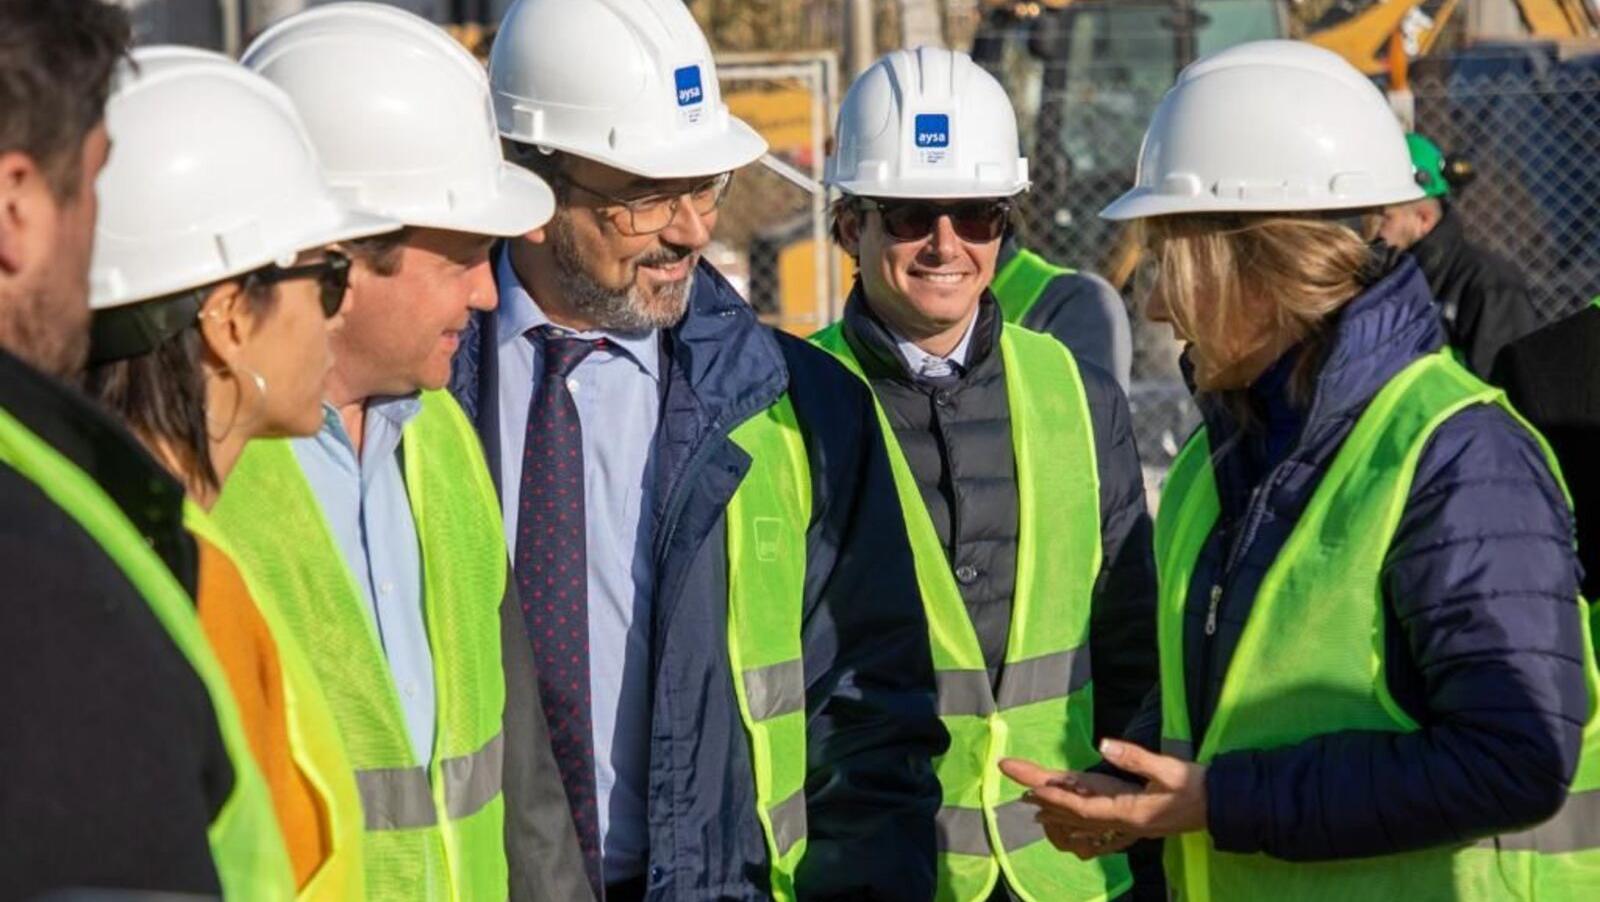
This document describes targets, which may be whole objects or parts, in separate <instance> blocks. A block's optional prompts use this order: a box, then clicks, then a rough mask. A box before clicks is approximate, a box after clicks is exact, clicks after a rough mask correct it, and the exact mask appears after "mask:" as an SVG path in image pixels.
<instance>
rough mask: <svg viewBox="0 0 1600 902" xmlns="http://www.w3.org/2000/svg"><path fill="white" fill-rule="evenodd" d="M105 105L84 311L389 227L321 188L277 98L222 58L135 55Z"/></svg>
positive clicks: (157, 51)
mask: <svg viewBox="0 0 1600 902" xmlns="http://www.w3.org/2000/svg"><path fill="white" fill-rule="evenodd" d="M132 60H133V62H132V65H124V66H123V67H121V68H120V69H119V70H118V73H117V78H116V82H115V87H114V90H113V92H112V95H111V98H110V100H109V101H108V102H107V104H106V120H105V121H106V130H107V133H108V134H109V135H110V138H111V141H112V144H113V145H114V148H115V149H114V150H113V151H112V154H111V158H110V160H109V161H108V162H107V164H106V166H105V168H104V169H103V170H102V171H101V173H100V177H99V180H98V181H97V182H96V192H97V195H98V197H99V205H100V209H99V216H98V218H97V220H96V223H95V243H94V255H93V261H92V263H91V265H90V271H89V285H90V293H89V306H90V307H91V308H93V309H95V310H104V309H108V308H112V307H121V306H123V305H126V304H131V303H135V302H138V301H147V300H152V299H155V298H160V297H165V296H168V295H172V294H176V293H178V292H182V291H186V290H188V289H193V288H201V287H204V286H206V285H210V284H212V283H214V282H218V281H221V280H223V279H226V278H229V277H232V276H237V275H241V274H243V273H247V272H250V271H252V270H255V269H259V268H261V267H263V266H266V265H268V264H270V263H277V264H280V265H287V264H288V263H291V262H292V261H293V260H294V258H295V257H296V256H297V255H299V254H300V253H301V252H302V251H307V250H311V249H313V248H317V247H321V246H322V245H325V244H331V243H333V242H336V241H343V240H347V239H351V238H364V237H368V236H371V235H378V234H382V233H384V232H392V231H394V230H396V229H398V228H400V223H398V222H395V221H393V220H388V219H383V218H380V217H377V216H372V215H368V214H366V213H361V212H357V211H354V210H351V209H349V208H348V207H347V206H345V205H343V204H341V203H340V202H339V201H338V200H337V199H336V198H335V196H334V194H333V192H332V191H330V190H329V188H328V185H327V183H326V182H325V181H324V179H323V176H322V170H321V167H320V165H319V164H318V161H317V154H316V151H315V149H313V147H312V145H311V140H310V138H309V137H308V136H307V135H306V132H305V127H304V126H303V125H302V124H301V122H300V118H299V116H297V115H296V114H295V110H294V105H293V104H291V103H290V102H289V98H287V97H285V96H284V94H283V92H282V91H279V90H278V89H277V88H275V87H273V85H272V84H271V83H270V82H268V81H267V80H266V79H264V78H261V77H260V76H259V75H256V74H255V73H253V72H251V71H250V70H248V69H246V68H244V67H243V66H240V65H239V64H238V63H235V62H233V61H232V60H230V59H228V58H226V57H224V56H220V55H217V54H214V53H210V52H207V51H204V50H195V49H192V48H186V47H143V48H139V49H137V50H135V51H133V54H132Z"/></svg>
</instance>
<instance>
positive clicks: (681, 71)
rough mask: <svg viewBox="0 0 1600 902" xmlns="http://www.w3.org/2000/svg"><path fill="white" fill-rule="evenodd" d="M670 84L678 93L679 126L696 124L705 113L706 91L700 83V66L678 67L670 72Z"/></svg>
mask: <svg viewBox="0 0 1600 902" xmlns="http://www.w3.org/2000/svg"><path fill="white" fill-rule="evenodd" d="M672 84H673V87H674V89H676V90H677V92H678V122H679V124H680V125H696V124H698V123H699V122H700V120H701V118H703V117H704V116H705V112H706V89H705V85H704V84H702V83H701V81H700V65H699V64H698V63H696V64H693V65H689V66H679V67H678V68H676V69H674V70H672Z"/></svg>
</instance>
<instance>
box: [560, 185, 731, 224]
mask: <svg viewBox="0 0 1600 902" xmlns="http://www.w3.org/2000/svg"><path fill="white" fill-rule="evenodd" d="M559 178H560V179H561V180H562V181H564V182H566V183H567V184H569V185H571V186H572V187H574V188H577V189H579V190H581V191H584V192H585V193H588V194H593V195H594V196H595V197H598V198H600V199H601V200H603V201H606V202H607V203H608V204H610V205H612V206H613V207H615V208H616V209H615V210H613V211H612V212H611V224H612V225H613V226H615V227H616V229H617V231H619V232H621V233H622V234H624V235H632V236H638V235H654V234H655V233H657V232H659V231H661V230H662V229H665V228H666V227H667V226H669V225H672V220H674V219H676V218H677V216H678V207H679V205H680V204H682V203H683V199H684V198H685V197H687V198H689V206H690V207H692V208H693V209H694V211H695V212H696V213H698V214H700V215H701V216H708V215H710V214H711V211H713V210H715V209H716V208H717V207H720V206H722V200H723V198H725V197H727V196H728V186H729V185H731V184H733V173H731V172H724V173H722V174H721V175H716V176H712V177H711V178H709V179H706V180H705V181H704V182H701V183H700V184H698V185H696V186H694V187H693V188H690V189H689V190H687V191H684V192H681V193H679V194H647V195H645V196H643V197H634V198H621V197H613V196H612V195H610V194H607V193H605V192H604V191H600V190H598V189H595V188H591V187H589V186H588V185H585V184H583V183H582V182H578V181H574V180H573V179H572V178H571V177H569V176H567V175H561V176H559ZM624 214H626V216H624ZM624 223H626V226H624Z"/></svg>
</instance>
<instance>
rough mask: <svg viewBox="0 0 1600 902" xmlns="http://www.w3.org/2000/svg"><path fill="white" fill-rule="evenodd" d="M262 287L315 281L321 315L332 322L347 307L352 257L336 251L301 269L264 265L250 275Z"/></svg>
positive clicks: (330, 251)
mask: <svg viewBox="0 0 1600 902" xmlns="http://www.w3.org/2000/svg"><path fill="white" fill-rule="evenodd" d="M250 278H251V279H254V280H255V281H256V282H257V283H258V284H261V285H276V284H277V283H279V282H288V281H292V280H294V279H308V278H315V279H316V280H317V287H318V288H319V289H320V300H321V302H322V315H323V316H325V317H327V318H328V319H333V317H334V315H335V314H337V313H338V312H339V308H340V307H343V306H344V294H345V290H346V289H348V288H349V287H350V258H349V257H348V256H346V255H344V254H342V253H340V252H338V251H335V250H325V251H323V252H322V259H321V260H318V261H317V262H315V263H302V264H301V265H299V266H277V265H271V266H265V267H262V268H261V269H258V270H256V271H255V272H253V273H251V274H250Z"/></svg>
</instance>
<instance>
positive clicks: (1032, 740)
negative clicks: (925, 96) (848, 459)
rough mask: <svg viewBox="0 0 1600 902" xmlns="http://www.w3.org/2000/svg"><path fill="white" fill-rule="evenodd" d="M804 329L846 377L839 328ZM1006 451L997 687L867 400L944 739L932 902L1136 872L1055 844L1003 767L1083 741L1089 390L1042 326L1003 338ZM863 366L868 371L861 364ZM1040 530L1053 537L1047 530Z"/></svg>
mask: <svg viewBox="0 0 1600 902" xmlns="http://www.w3.org/2000/svg"><path fill="white" fill-rule="evenodd" d="M812 341H814V342H815V343H816V344H818V345H820V346H821V347H822V348H824V349H826V350H828V351H830V352H831V353H833V354H834V355H835V356H836V357H838V358H839V360H841V361H842V362H843V363H844V364H845V366H846V367H848V368H849V369H850V370H851V371H852V372H854V373H855V374H856V375H857V376H863V373H862V369H861V364H860V361H859V360H858V359H857V358H856V355H855V352H854V351H853V350H852V349H851V348H850V345H849V342H847V341H846V340H845V338H844V332H843V329H842V327H841V326H840V325H838V324H835V325H834V326H832V327H830V328H828V329H825V330H823V331H822V332H820V333H818V334H817V335H815V336H813V337H812ZM1000 355H1001V358H1002V360H1003V361H1004V364H1005V379H1006V395H1007V398H1008V403H1009V405H1010V412H1011V444H1012V453H1013V454H1014V455H1015V456H1016V464H1017V503H1018V504H1017V506H1018V515H1019V525H1020V531H1019V536H1018V543H1017V587H1016V594H1015V596H1014V598H1013V602H1012V621H1011V633H1010V636H1009V638H1008V641H1007V645H1006V656H1005V669H1004V672H1003V673H1002V675H1001V681H1000V686H999V687H998V690H997V689H996V688H995V687H993V686H991V685H990V683H989V674H988V669H987V667H986V666H985V663H984V659H983V651H982V649H981V648H980V647H979V645H978V638H977V634H976V633H975V632H974V630H973V627H972V622H971V620H970V618H969V617H968V615H967V608H966V604H965V603H964V602H963V601H962V599H961V592H960V588H959V587H958V586H957V584H956V582H955V579H954V577H953V576H952V574H951V571H950V561H949V560H948V558H947V556H946V554H945V550H944V546H943V545H942V544H941V543H940V541H939V537H938V534H937V533H936V532H935V530H934V526H933V520H932V519H931V518H930V516H929V514H928V510H927V508H926V507H925V506H924V505H923V502H922V496H921V494H920V493H919V492H918V489H917V484H916V478H915V477H914V476H913V475H912V473H911V467H910V465H909V464H908V463H907V462H906V458H905V454H904V452H903V451H902V450H901V448H900V444H899V442H898V441H896V439H895V435H894V430H893V429H892V428H891V427H890V425H889V421H888V418H887V417H886V416H885V415H884V411H883V406H882V405H881V404H878V403H877V402H876V400H874V406H875V407H876V408H877V412H878V423H879V425H880V427H881V428H882V430H883V436H884V443H885V444H886V445H887V446H888V451H889V462H890V466H891V468H892V470H893V472H894V477H895V488H896V491H897V492H898V494H899V496H900V505H901V509H902V511H903V512H904V515H905V520H906V531H907V534H908V536H909V538H910V540H911V548H912V552H913V554H914V557H915V561H916V572H917V584H918V587H919V588H920V589H921V592H922V601H923V607H924V608H925V609H926V611H927V616H928V632H929V635H930V637H931V640H932V645H933V663H934V669H935V672H936V673H935V676H936V679H937V683H938V695H939V714H940V718H941V719H942V720H943V721H944V724H945V728H946V729H947V730H948V731H949V732H950V749H949V751H947V752H946V753H945V754H944V755H942V756H941V757H940V758H938V759H937V760H935V762H934V769H935V771H936V772H937V773H938V776H939V784H940V787H941V788H942V789H943V792H944V804H943V807H942V808H941V809H940V811H939V815H938V841H939V886H938V892H937V895H936V898H937V899H938V900H940V902H983V900H986V899H988V898H989V895H990V893H991V892H992V891H993V890H994V886H995V883H996V881H997V880H999V878H1000V874H1001V873H1002V872H1004V874H1005V877H1006V884H1007V886H1009V887H1010V889H1011V890H1012V891H1014V892H1016V893H1017V894H1018V895H1019V896H1021V897H1022V898H1023V899H1027V900H1030V902H1055V900H1068V902H1081V900H1092V899H1106V898H1110V897H1113V896H1116V895H1119V894H1121V893H1123V892H1125V891H1126V890H1127V889H1128V887H1129V886H1130V885H1131V884H1132V879H1131V877H1130V876H1129V872H1128V866H1127V861H1126V859H1125V858H1124V857H1123V856H1121V855H1112V856H1106V857H1103V858H1100V859H1097V860H1095V861H1087V862H1086V861H1079V860H1078V859H1077V858H1074V857H1071V856H1067V855H1063V854H1061V853H1060V852H1058V851H1056V849H1055V848H1054V847H1053V846H1051V845H1050V843H1049V841H1048V840H1047V839H1046V838H1045V836H1044V831H1043V829H1042V828H1041V827H1040V826H1039V824H1038V823H1037V822H1035V820H1034V813H1035V811H1036V809H1034V808H1033V807H1032V806H1029V805H1028V804H1026V803H1024V802H1022V801H1020V799H1021V797H1022V794H1023V792H1024V788H1023V787H1022V786H1020V785H1018V784H1016V783H1013V782H1011V781H1009V780H1007V779H1005V778H1004V776H1003V775H1002V774H1001V773H1000V770H999V766H998V765H999V761H1000V759H1001V758H1006V757H1017V758H1026V759H1028V760H1031V761H1034V762H1037V763H1038V764H1039V765H1041V766H1043V767H1047V768H1051V769H1054V770H1068V769H1070V770H1083V769H1085V768H1088V767H1091V766H1093V765H1094V764H1096V763H1097V762H1098V761H1099V760H1100V757H1099V755H1098V754H1097V753H1096V752H1095V749H1094V742H1093V739H1094V699H1093V692H1092V690H1091V686H1090V670H1089V613H1090V607H1091V600H1092V597H1093V593H1094V584H1095V579H1096V578H1097V576H1098V575H1099V572H1100V553H1101V552H1100V489H1099V482H1100V481H1099V475H1098V473H1099V471H1098V469H1097V466H1096V461H1095V448H1094V433H1093V430H1092V427H1091V422H1090V418H1089V402H1088V397H1087V396H1086V395H1085V394H1084V390H1083V383H1082V380H1081V379H1080V378H1079V375H1078V367H1077V364H1076V363H1075V362H1074V360H1073V358H1072V354H1071V353H1070V352H1069V351H1067V349H1066V348H1064V347H1062V346H1061V344H1060V343H1058V342H1056V341H1055V340H1054V339H1051V338H1049V337H1046V336H1043V335H1039V334H1036V333H1033V332H1029V331H1027V330H1025V329H1023V328H1021V327H1018V326H1013V325H1009V324H1008V325H1005V326H1004V327H1003V330H1002V332H1001V335H1000ZM863 378H864V376H863ZM1050 537H1059V538H1058V539H1056V540H1054V541H1052V539H1051V538H1050Z"/></svg>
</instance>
